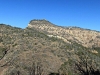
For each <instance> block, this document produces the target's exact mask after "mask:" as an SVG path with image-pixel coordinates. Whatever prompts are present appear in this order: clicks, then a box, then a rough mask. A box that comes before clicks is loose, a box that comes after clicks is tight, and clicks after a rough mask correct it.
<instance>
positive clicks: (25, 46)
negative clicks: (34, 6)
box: [0, 19, 100, 75]
mask: <svg viewBox="0 0 100 75" xmlns="http://www.w3.org/2000/svg"><path fill="white" fill-rule="evenodd" d="M80 57H83V59H87V58H85V57H88V62H89V63H88V64H90V65H94V67H93V68H95V69H100V63H99V62H100V32H97V31H92V30H87V29H82V28H78V27H67V28H66V27H60V26H57V25H55V24H52V23H51V22H49V21H47V20H44V19H43V20H36V19H35V20H31V21H30V23H29V24H28V27H27V28H25V29H21V28H17V27H11V26H9V25H5V24H0V75H18V74H19V73H20V74H19V75H32V73H34V71H35V72H36V73H42V74H41V75H48V74H49V73H52V72H54V73H55V72H59V70H61V72H63V71H65V70H66V72H67V73H68V72H72V71H73V72H74V70H73V68H74V65H75V62H77V61H81V58H80ZM90 60H91V61H90ZM94 61H95V62H94ZM90 62H91V63H90ZM71 63H72V64H73V65H71ZM95 63H96V64H95ZM97 65H98V66H97ZM66 68H67V69H66ZM83 68H84V66H83ZM37 71H39V72H37ZM73 72H72V73H73ZM63 73H64V72H63Z"/></svg>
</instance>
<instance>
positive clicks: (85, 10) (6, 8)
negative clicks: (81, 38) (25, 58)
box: [0, 0, 100, 31]
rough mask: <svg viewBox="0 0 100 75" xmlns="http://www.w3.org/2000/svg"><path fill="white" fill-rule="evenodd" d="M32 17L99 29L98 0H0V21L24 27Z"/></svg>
mask: <svg viewBox="0 0 100 75" xmlns="http://www.w3.org/2000/svg"><path fill="white" fill-rule="evenodd" d="M32 19H46V20H49V21H50V22H52V23H54V24H56V25H60V26H77V27H81V28H87V29H92V30H97V31H100V0H0V23H4V24H9V25H12V26H16V27H20V28H25V27H27V25H28V23H29V21H30V20H32Z"/></svg>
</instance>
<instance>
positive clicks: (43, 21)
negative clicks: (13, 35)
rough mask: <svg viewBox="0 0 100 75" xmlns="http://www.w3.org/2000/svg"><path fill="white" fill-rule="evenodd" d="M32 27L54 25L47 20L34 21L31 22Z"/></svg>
mask: <svg viewBox="0 0 100 75" xmlns="http://www.w3.org/2000/svg"><path fill="white" fill-rule="evenodd" d="M29 24H31V25H42V24H52V23H51V22H49V21H48V20H46V19H33V20H31V21H30V23H29Z"/></svg>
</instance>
